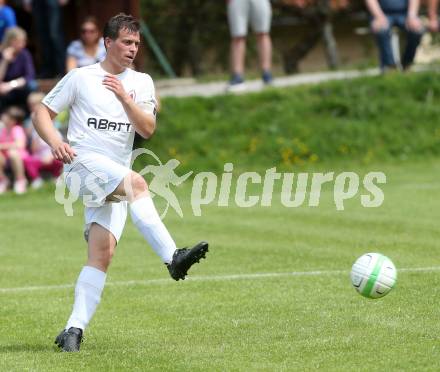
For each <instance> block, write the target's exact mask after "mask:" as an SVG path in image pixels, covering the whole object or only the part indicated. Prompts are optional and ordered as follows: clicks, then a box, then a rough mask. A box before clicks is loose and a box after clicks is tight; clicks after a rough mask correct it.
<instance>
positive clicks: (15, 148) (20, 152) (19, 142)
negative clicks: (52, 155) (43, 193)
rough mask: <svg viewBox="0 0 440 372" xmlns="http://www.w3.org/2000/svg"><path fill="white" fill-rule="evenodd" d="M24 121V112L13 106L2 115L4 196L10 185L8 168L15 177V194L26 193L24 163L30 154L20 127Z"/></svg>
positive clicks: (1, 184)
mask: <svg viewBox="0 0 440 372" xmlns="http://www.w3.org/2000/svg"><path fill="white" fill-rule="evenodd" d="M23 119H24V112H23V110H21V109H20V108H18V107H13V106H12V107H9V108H8V109H7V110H6V111H5V112H3V114H2V115H1V120H2V122H3V125H4V127H3V128H2V129H1V130H0V194H3V193H4V192H5V191H6V190H7V188H8V185H9V180H8V178H7V177H6V175H5V169H6V166H10V167H11V169H12V173H13V175H14V192H15V193H16V194H23V193H25V192H26V186H27V181H26V177H25V171H24V170H25V168H24V161H25V159H26V158H27V157H28V156H29V153H28V152H27V151H26V134H25V132H24V130H23V128H22V127H21V126H20V123H21V122H22V121H23Z"/></svg>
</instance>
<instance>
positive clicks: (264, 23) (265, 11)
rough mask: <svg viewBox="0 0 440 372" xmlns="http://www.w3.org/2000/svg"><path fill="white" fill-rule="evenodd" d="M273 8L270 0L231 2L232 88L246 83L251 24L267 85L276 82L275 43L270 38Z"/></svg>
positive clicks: (263, 76)
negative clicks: (273, 79) (273, 67)
mask: <svg viewBox="0 0 440 372" xmlns="http://www.w3.org/2000/svg"><path fill="white" fill-rule="evenodd" d="M271 17H272V8H271V5H270V1H269V0H228V21H229V30H230V33H231V37H232V40H231V67H232V77H231V80H230V85H231V87H234V86H239V85H241V84H242V83H243V82H244V77H243V74H244V61H245V55H246V35H247V29H248V21H249V20H250V23H251V25H252V28H253V30H254V32H255V33H256V35H257V47H258V53H259V59H260V67H261V70H262V79H263V81H264V83H266V84H270V83H271V82H272V73H271V68H272V41H271V39H270V36H269V31H270V23H271Z"/></svg>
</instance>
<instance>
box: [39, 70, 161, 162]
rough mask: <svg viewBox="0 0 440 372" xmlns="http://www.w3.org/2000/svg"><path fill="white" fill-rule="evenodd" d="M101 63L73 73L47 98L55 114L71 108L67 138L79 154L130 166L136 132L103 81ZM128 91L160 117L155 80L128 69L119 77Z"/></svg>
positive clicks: (47, 103)
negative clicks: (157, 107) (100, 156)
mask: <svg viewBox="0 0 440 372" xmlns="http://www.w3.org/2000/svg"><path fill="white" fill-rule="evenodd" d="M105 75H108V73H107V72H106V71H105V70H103V69H102V67H101V64H100V63H96V64H94V65H90V66H86V67H81V68H77V69H74V70H72V71H70V72H69V73H68V74H67V75H66V76H64V78H63V79H62V80H60V81H59V82H58V84H57V85H56V86H55V87H54V88H53V89H52V90H51V91H50V92H49V93H48V94H47V96H46V97H45V98H44V99H43V104H45V105H46V106H47V107H49V108H50V109H51V110H52V111H54V112H55V113H59V112H60V111H63V110H65V109H69V111H70V117H69V128H68V131H67V139H68V141H69V144H70V146H72V148H74V149H75V150H76V152H77V153H80V152H84V151H91V152H97V153H100V154H104V155H106V156H108V157H109V158H110V159H112V160H114V161H116V162H118V163H120V164H123V165H125V166H128V165H129V164H130V157H131V151H132V149H133V140H134V135H135V130H134V128H133V125H132V124H131V123H130V121H129V119H128V117H127V114H126V113H125V111H124V108H123V106H122V104H121V103H120V102H119V100H118V99H117V98H116V96H115V94H114V93H113V92H112V91H110V90H108V89H107V88H106V87H105V86H104V85H103V84H102V81H103V79H104V76H105ZM116 76H117V78H118V79H119V80H120V81H121V82H122V85H123V87H124V89H125V91H126V92H127V93H128V94H129V95H130V96H131V97H132V98H133V100H134V101H135V102H136V103H137V104H138V105H139V106H140V107H142V109H143V110H144V111H145V112H148V113H151V114H152V115H156V105H157V102H156V98H155V91H154V84H153V80H152V79H151V77H150V76H149V75H147V74H144V73H140V72H137V71H134V70H131V69H129V68H127V69H126V70H125V71H124V72H122V73H121V74H119V75H116Z"/></svg>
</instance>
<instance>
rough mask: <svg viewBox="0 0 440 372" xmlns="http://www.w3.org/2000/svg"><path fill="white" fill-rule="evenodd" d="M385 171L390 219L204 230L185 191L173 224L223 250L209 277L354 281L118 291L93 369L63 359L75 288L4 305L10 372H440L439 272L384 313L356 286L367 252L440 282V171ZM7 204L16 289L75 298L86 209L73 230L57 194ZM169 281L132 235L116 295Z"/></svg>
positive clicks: (236, 212)
mask: <svg viewBox="0 0 440 372" xmlns="http://www.w3.org/2000/svg"><path fill="white" fill-rule="evenodd" d="M374 168H375V169H377V168H378V167H377V166H376V167H374ZM379 168H380V169H382V170H384V171H385V172H386V173H387V175H388V183H387V185H386V186H385V187H384V191H385V203H384V205H383V206H382V207H381V208H377V209H364V208H361V207H360V206H359V200H358V199H357V200H353V201H352V202H349V203H348V204H347V209H346V210H345V211H344V212H336V211H335V208H334V205H333V204H332V203H333V202H332V193H331V190H330V189H328V188H327V189H326V191H325V192H324V195H323V199H322V205H320V207H319V208H307V207H305V208H296V209H287V208H284V207H282V206H280V205H279V203H275V202H274V205H273V206H272V208H258V207H257V208H251V209H240V208H236V207H233V206H232V205H231V207H229V208H219V207H216V206H215V205H211V206H208V207H205V209H204V210H203V213H204V214H203V217H202V218H196V217H191V213H190V208H189V204H188V199H189V193H190V189H189V187H188V186H185V187H183V188H182V189H181V190H180V191H179V197H180V201H181V202H182V203H183V204H184V206H183V208H184V212H185V217H184V219H183V220H181V219H180V218H179V217H176V216H175V215H174V214H171V213H170V214H169V215H168V216H167V217H166V219H165V222H166V224H167V225H168V226H169V228H170V230H171V231H172V233H173V235H174V236H175V238H176V240H177V242H178V244H179V245H182V244H187V243H193V242H195V241H196V240H197V239H199V238H205V239H207V240H209V241H210V242H211V243H212V249H211V252H210V254H209V257H208V260H206V261H204V262H203V264H200V265H198V266H197V267H195V268H194V270H193V271H192V276H193V277H200V276H217V275H227V274H239V273H264V272H266V273H267V272H269V273H270V272H291V271H311V270H344V271H347V273H331V274H328V275H320V276H292V277H275V278H259V279H252V280H250V279H235V280H220V279H219V280H209V281H208V280H206V281H187V282H183V283H182V282H180V283H175V282H173V281H171V280H165V281H159V282H150V283H145V284H139V283H138V284H131V285H113V286H108V287H107V288H106V290H105V295H104V298H103V301H102V303H101V307H100V309H99V311H98V312H97V314H96V316H95V318H94V320H93V322H92V323H91V326H90V328H89V329H88V332H87V334H86V341H85V343H84V345H83V349H82V352H81V353H80V354H78V355H65V354H59V353H54V352H53V349H52V347H51V343H52V341H53V337H54V336H55V335H56V333H57V332H58V331H59V328H60V327H61V326H63V324H64V322H65V320H66V318H67V317H68V315H69V312H70V306H71V302H72V292H73V290H72V288H60V289H51V290H33V291H30V290H27V291H21V292H1V291H0V298H1V307H0V324H1V332H0V366H1V369H2V370H17V371H18V370H20V371H21V370H44V371H48V370H61V369H63V370H70V369H78V368H80V367H81V368H83V369H85V370H121V369H127V370H175V371H182V370H187V371H190V370H191V371H206V370H217V371H224V370H242V371H249V370H267V371H272V370H293V369H295V370H312V369H316V368H321V369H323V370H334V371H340V370H369V371H371V370H433V371H434V370H438V369H439V367H440V366H439V362H438V360H439V356H440V355H439V348H438V334H439V332H440V326H439V323H438V318H439V315H440V314H439V312H440V310H439V307H438V301H437V299H438V296H439V294H440V293H439V285H440V272H439V271H435V272H416V273H414V272H413V273H409V272H403V271H402V272H400V273H399V279H398V286H397V288H396V289H395V290H394V291H393V292H392V293H391V294H390V295H389V296H387V297H386V298H384V299H382V300H378V301H369V300H366V299H364V298H362V297H361V296H359V295H357V294H356V293H355V291H354V290H353V289H352V288H351V285H350V283H349V279H348V271H349V268H350V266H351V264H352V262H353V261H354V260H355V258H356V257H357V256H359V255H360V254H362V253H365V252H367V251H380V252H382V253H384V254H387V255H388V256H390V257H391V258H392V259H393V260H394V262H395V264H396V266H397V267H398V268H402V267H429V266H439V245H438V241H439V237H440V236H439V232H438V224H437V221H438V210H439V208H440V191H439V189H438V187H437V185H438V182H437V176H436V175H437V174H438V173H439V171H440V166H439V165H438V164H437V162H436V161H431V162H418V163H413V164H408V165H406V166H384V165H381V166H379ZM349 170H358V171H359V172H360V173H365V171H368V170H370V167H361V168H356V167H355V168H353V167H351V168H349ZM254 191H258V190H254ZM275 199H276V198H274V200H275ZM0 203H1V209H0V226H2V233H1V249H0V268H1V270H0V287H1V288H9V287H21V286H38V285H58V284H69V283H73V282H74V280H75V278H76V276H77V274H78V271H79V268H80V267H81V265H82V263H83V261H84V256H85V252H84V244H83V242H82V238H81V227H82V215H81V208H80V206H77V208H76V209H75V216H74V217H73V218H71V219H68V218H67V217H65V216H64V215H63V212H62V208H61V207H60V206H58V205H56V204H55V203H54V201H53V196H52V194H51V191H50V190H46V191H45V192H43V193H39V194H36V193H32V194H28V195H26V196H23V197H20V198H18V197H13V196H8V197H6V198H3V199H1V200H0ZM30 206H32V207H30ZM5 226H6V227H7V228H6V229H5V228H3V227H5ZM156 278H164V279H166V278H167V273H166V271H165V270H164V267H163V266H162V265H161V264H160V263H159V260H158V259H157V258H156V257H155V256H154V254H153V253H152V252H151V250H150V249H149V248H148V247H146V246H145V243H143V241H142V239H141V238H140V236H139V235H138V234H137V232H136V231H135V229H134V227H133V226H132V225H131V223H129V224H128V225H127V229H126V232H125V235H124V238H123V240H122V241H121V243H120V246H119V247H118V252H117V255H116V257H115V260H114V264H113V266H112V268H111V271H110V273H109V282H119V281H127V280H149V279H156Z"/></svg>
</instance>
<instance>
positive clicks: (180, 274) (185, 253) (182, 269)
mask: <svg viewBox="0 0 440 372" xmlns="http://www.w3.org/2000/svg"><path fill="white" fill-rule="evenodd" d="M206 252H208V243H206V242H200V243H199V244H197V245H196V246H194V247H193V248H191V249H187V248H182V249H176V251H175V252H174V255H173V261H172V262H171V263H170V264H168V265H167V267H168V271H169V272H170V275H171V277H172V278H173V279H174V280H179V279H182V280H185V276H186V275H187V274H188V270H189V269H190V267H191V266H192V265H194V264H195V263H196V262H199V261H200V260H201V259H202V258H205V254H206Z"/></svg>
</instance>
